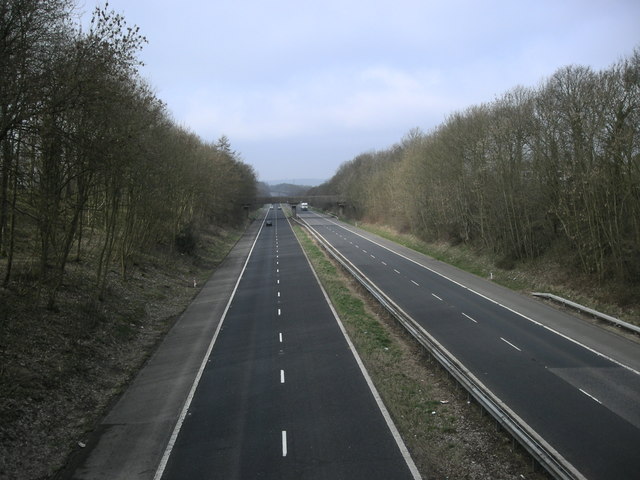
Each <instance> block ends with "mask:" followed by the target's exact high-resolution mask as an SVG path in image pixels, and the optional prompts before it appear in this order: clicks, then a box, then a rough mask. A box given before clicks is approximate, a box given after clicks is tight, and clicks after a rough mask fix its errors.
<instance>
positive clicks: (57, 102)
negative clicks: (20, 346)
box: [0, 0, 256, 307]
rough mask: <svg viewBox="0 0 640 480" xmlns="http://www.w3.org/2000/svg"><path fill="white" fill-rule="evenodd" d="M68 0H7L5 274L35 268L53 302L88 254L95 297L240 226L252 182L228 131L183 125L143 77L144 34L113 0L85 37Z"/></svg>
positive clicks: (3, 47) (2, 24)
mask: <svg viewBox="0 0 640 480" xmlns="http://www.w3.org/2000/svg"><path fill="white" fill-rule="evenodd" d="M75 8H76V7H75V5H74V3H73V1H72V0H0V72H1V73H0V265H2V266H3V267H4V268H3V270H4V271H0V272H1V273H2V277H1V278H0V281H1V282H2V286H3V287H8V286H10V285H11V282H12V280H13V279H14V277H15V276H16V275H17V274H21V275H23V274H25V272H27V271H28V272H29V274H30V275H32V277H33V279H34V281H36V282H38V284H39V285H40V286H41V287H43V288H44V291H46V292H47V303H48V305H49V306H50V307H52V306H53V305H54V304H55V298H56V293H57V291H58V290H59V288H60V286H61V285H62V281H63V277H64V273H65V267H66V266H67V264H68V262H69V261H70V260H74V259H79V258H80V257H82V256H83V253H84V252H88V251H89V250H90V251H91V253H92V255H91V258H92V259H93V260H92V261H93V262H94V263H95V291H96V295H97V296H98V297H100V296H101V295H102V294H103V293H104V290H105V287H106V285H107V273H108V272H109V270H110V269H111V267H112V265H115V264H117V265H118V266H119V270H120V272H121V274H122V275H123V276H124V277H126V275H127V269H128V267H129V266H130V265H131V261H132V258H133V256H134V255H135V254H136V253H138V252H143V251H146V250H147V249H149V248H150V247H152V246H154V245H158V244H164V245H168V246H171V247H172V248H181V249H184V250H187V251H188V250H189V249H190V248H192V238H193V236H194V232H196V231H197V230H198V229H199V228H201V226H203V225H205V224H210V223H214V224H217V225H235V224H238V222H239V221H241V220H240V219H241V218H242V217H243V215H242V213H243V203H245V202H248V201H249V202H250V201H251V199H252V198H253V197H255V188H256V176H255V173H254V172H253V170H252V168H251V167H250V166H248V165H246V164H245V163H243V162H242V161H241V159H240V157H239V155H238V154H237V153H236V152H234V151H233V150H232V149H231V146H230V144H229V141H228V139H227V138H226V137H221V138H220V140H219V141H218V142H217V143H215V144H213V143H207V142H204V141H203V140H201V139H200V138H199V137H197V136H196V135H195V134H193V133H191V132H189V131H187V130H185V129H184V128H181V127H179V126H177V125H176V124H175V122H174V121H173V120H172V118H171V115H170V114H169V112H168V111H167V109H166V106H165V105H164V103H163V102H162V101H161V100H160V99H158V98H157V97H156V96H155V94H154V93H153V90H152V88H151V86H150V85H149V84H148V83H147V82H146V81H145V80H144V79H143V78H142V77H141V75H140V72H139V67H140V66H141V63H140V61H139V59H138V55H139V52H140V50H141V48H142V47H143V46H144V44H145V43H146V39H145V38H144V37H143V36H142V35H141V33H140V32H139V29H138V28H137V27H135V26H130V25H128V24H127V22H126V20H125V19H124V18H123V17H122V16H121V15H119V14H116V13H114V12H113V11H110V10H109V8H108V4H107V5H105V6H104V7H98V8H96V10H95V11H94V13H93V17H92V20H91V25H90V27H89V28H88V31H86V32H85V31H83V30H82V28H80V27H79V26H78V25H77V24H76V23H75V22H74V10H75Z"/></svg>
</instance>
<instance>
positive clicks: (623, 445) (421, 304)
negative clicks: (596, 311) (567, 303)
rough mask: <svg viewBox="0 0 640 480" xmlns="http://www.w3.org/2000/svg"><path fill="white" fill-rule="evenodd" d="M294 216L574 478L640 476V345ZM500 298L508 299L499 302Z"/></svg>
mask: <svg viewBox="0 0 640 480" xmlns="http://www.w3.org/2000/svg"><path fill="white" fill-rule="evenodd" d="M299 216H300V218H301V219H303V220H304V221H306V222H307V223H308V224H309V225H310V226H311V227H312V228H313V229H314V230H315V231H316V232H317V233H318V234H319V235H320V236H322V237H323V238H324V239H325V240H326V241H327V242H329V243H330V244H331V245H332V246H333V247H334V248H335V249H337V250H338V251H339V252H340V253H341V254H342V255H343V256H344V257H346V258H347V259H348V260H349V261H350V262H351V263H352V264H353V265H354V266H355V267H356V268H357V269H359V270H360V272H362V273H363V274H364V275H365V276H366V277H367V278H368V279H369V280H370V281H371V282H373V283H374V284H375V285H376V286H377V287H378V288H379V289H380V290H382V291H383V292H385V294H386V295H387V296H388V297H389V298H391V299H392V300H393V301H394V302H395V303H396V304H397V305H399V306H400V307H401V308H402V309H403V310H404V311H405V312H406V313H408V314H409V315H410V316H411V317H412V318H413V319H414V320H415V321H416V322H417V323H419V324H420V325H421V326H422V327H423V328H424V329H425V330H426V331H427V332H429V334H430V335H432V336H433V337H434V338H435V339H436V340H437V341H438V342H439V343H440V344H441V345H443V346H444V347H445V348H446V349H447V350H448V351H449V352H450V353H451V354H453V355H454V356H455V357H456V358H457V359H458V360H460V361H461V362H462V363H463V364H464V365H465V366H466V368H468V369H469V370H470V371H471V372H472V374H473V375H474V376H475V377H476V378H477V379H479V380H480V381H481V382H482V383H483V384H484V385H485V386H486V387H487V388H488V389H490V390H491V391H492V392H493V393H494V394H496V395H497V396H498V397H499V398H500V400H502V401H503V402H504V403H506V404H507V405H508V407H509V408H510V409H511V410H512V411H513V412H515V413H516V414H517V416H519V417H520V418H521V419H522V420H523V421H524V422H526V423H527V424H528V425H529V426H530V427H531V428H533V430H535V431H536V432H537V433H538V434H539V435H540V436H542V437H543V438H544V439H545V440H546V442H548V444H549V445H550V446H551V447H552V448H553V449H555V450H556V451H557V452H558V453H559V454H560V455H561V456H562V457H564V458H565V459H566V460H567V461H568V462H569V463H570V464H571V465H573V467H574V468H575V469H576V470H577V471H578V472H579V473H578V475H579V476H582V477H583V478H587V479H590V480H600V479H602V480H605V479H619V480H622V479H638V478H640V454H639V450H638V446H639V445H640V373H639V367H638V365H639V364H640V345H638V344H637V343H634V342H631V341H629V340H626V339H623V338H622V337H618V336H615V335H614V334H611V333H610V332H606V331H604V330H602V329H597V328H591V329H585V328H584V327H583V326H582V325H580V322H579V321H578V320H576V319H573V318H571V319H568V318H565V317H569V316H568V315H567V314H565V313H561V312H558V311H555V310H553V309H551V308H549V307H548V306H546V305H544V304H542V303H540V302H533V301H529V300H528V299H526V298H519V299H518V298H516V299H513V298H512V297H514V295H515V294H514V293H513V292H510V293H507V292H501V290H500V289H497V288H493V286H492V284H491V285H488V284H490V282H486V281H484V280H482V279H479V278H477V277H473V276H471V275H466V276H465V275H463V274H461V273H460V272H454V270H453V269H451V268H450V267H446V269H445V270H446V272H451V275H447V274H443V273H442V272H437V271H436V270H438V268H439V266H438V265H436V263H437V262H434V261H433V259H429V258H428V257H424V256H421V255H418V254H415V253H414V254H410V253H407V251H406V249H402V248H400V247H397V246H393V245H392V244H391V242H388V241H383V240H382V239H380V238H379V237H375V236H373V235H371V234H367V233H365V232H363V231H362V230H359V229H356V228H353V227H351V226H348V225H345V224H343V223H340V222H337V221H335V220H334V219H332V218H330V217H325V216H319V215H317V214H315V213H313V212H300V214H299ZM453 275H456V276H457V277H458V278H457V279H456V281H453V279H452V276H453ZM462 282H464V284H463V283H462ZM467 282H468V283H467ZM481 292H482V293H481ZM502 295H504V296H505V298H506V297H509V298H506V299H505V300H504V301H503V300H502V299H501V296H502ZM521 297H523V296H521ZM520 306H522V308H520ZM574 330H575V333H574Z"/></svg>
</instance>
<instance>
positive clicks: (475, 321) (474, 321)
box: [462, 312, 478, 323]
mask: <svg viewBox="0 0 640 480" xmlns="http://www.w3.org/2000/svg"><path fill="white" fill-rule="evenodd" d="M462 315H464V316H465V317H467V318H468V319H469V320H471V321H472V322H473V323H478V321H477V320H474V319H473V318H471V317H470V316H469V315H467V314H466V313H464V312H463V313H462Z"/></svg>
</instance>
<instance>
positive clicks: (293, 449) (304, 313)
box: [155, 208, 420, 480]
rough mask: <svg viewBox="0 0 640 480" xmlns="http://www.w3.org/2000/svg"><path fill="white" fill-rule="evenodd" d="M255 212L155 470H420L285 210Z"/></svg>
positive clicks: (201, 474) (352, 474)
mask: <svg viewBox="0 0 640 480" xmlns="http://www.w3.org/2000/svg"><path fill="white" fill-rule="evenodd" d="M265 220H268V221H270V222H271V223H272V225H270V226H267V225H266V223H267V222H266V221H265V223H264V224H263V227H262V229H261V230H260V232H259V233H258V236H257V238H256V242H255V244H254V246H253V248H252V251H251V253H250V254H249V258H248V261H247V263H246V265H245V268H244V270H243V273H242V274H241V277H240V280H239V282H238V284H237V288H236V290H235V292H234V294H233V295H232V299H231V301H230V303H229V307H228V309H227V311H226V312H225V314H224V316H223V318H222V320H221V322H220V324H219V327H218V330H217V331H216V333H215V335H214V339H213V341H212V343H211V347H210V350H209V355H208V356H207V357H205V360H204V362H203V364H202V367H201V372H200V374H199V375H198V377H197V379H196V382H195V383H194V386H193V388H192V394H190V396H189V398H188V401H187V403H186V404H185V407H184V408H183V412H182V414H181V415H180V417H179V420H178V423H177V425H176V428H175V429H174V433H173V435H172V436H171V439H170V441H169V444H168V446H167V449H166V450H165V453H164V456H163V458H162V461H161V464H160V467H159V468H158V470H157V471H156V474H155V478H156V479H160V478H162V479H164V480H171V479H204V478H207V479H212V478H221V479H235V478H237V479H245V478H264V479H270V478H272V479H328V478H331V479H389V478H393V479H412V478H413V479H417V478H420V476H419V474H418V472H417V470H416V469H415V466H414V465H413V462H412V461H411V458H410V457H409V455H408V453H407V451H406V447H405V446H404V444H403V443H402V440H401V439H400V438H399V435H398V434H397V431H396V430H395V427H394V426H393V423H392V422H391V420H390V418H389V417H388V414H387V412H386V410H385V409H384V406H383V405H382V403H381V402H380V401H379V397H378V396H377V393H376V392H375V389H372V386H371V385H370V381H369V380H368V377H367V376H366V372H364V369H363V368H362V367H361V364H360V363H359V360H358V358H357V354H355V352H353V351H352V349H351V348H350V345H349V342H348V341H347V339H346V337H345V334H344V333H343V330H342V329H341V326H340V324H339V321H338V319H337V318H336V316H335V315H334V313H333V310H332V308H331V307H330V305H329V303H328V301H327V299H326V297H325V295H324V292H323V291H322V289H321V288H320V286H319V283H318V281H317V279H316V277H315V276H314V273H313V271H312V269H311V267H310V265H309V263H308V261H307V259H306V257H305V256H304V253H303V251H302V249H301V247H300V246H299V244H298V242H297V240H296V238H295V235H294V233H293V231H292V229H291V227H290V225H289V223H288V221H287V220H286V219H285V217H284V215H283V212H282V211H281V210H280V209H278V208H273V209H270V210H269V211H268V213H267V217H266V219H265Z"/></svg>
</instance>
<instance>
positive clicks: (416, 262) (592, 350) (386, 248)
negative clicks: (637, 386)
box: [316, 214, 640, 375]
mask: <svg viewBox="0 0 640 480" xmlns="http://www.w3.org/2000/svg"><path fill="white" fill-rule="evenodd" d="M316 215H317V214H316ZM318 216H319V217H320V218H322V219H323V220H327V221H329V222H331V223H333V224H334V225H337V226H339V227H340V228H342V229H344V230H346V231H347V232H351V233H353V234H354V235H357V236H358V237H360V238H364V239H365V240H367V241H369V242H371V243H373V244H374V245H378V246H379V247H380V248H384V249H385V250H387V251H389V252H391V253H393V254H395V255H398V256H399V257H402V258H404V259H405V260H408V261H410V262H412V263H415V264H416V265H418V266H420V267H422V268H424V269H426V270H429V271H430V272H432V273H434V274H436V275H438V276H439V277H442V278H444V279H446V280H449V281H450V282H451V283H454V284H456V285H458V286H459V287H461V288H464V289H465V290H468V291H470V292H472V293H475V294H476V295H478V296H479V297H482V298H484V299H485V300H488V301H489V302H491V303H493V304H495V305H498V306H500V307H502V308H504V309H505V310H508V311H510V312H512V313H515V314H516V315H518V316H520V317H522V318H524V319H525V320H528V321H530V322H531V323H534V324H536V325H538V326H540V327H542V328H544V329H546V330H549V331H550V332H553V333H555V334H556V335H558V336H560V337H562V338H564V339H566V340H569V341H570V342H572V343H575V344H576V345H579V346H581V347H582V348H584V349H586V350H589V351H590V352H591V353H595V354H596V355H598V356H599V357H601V358H605V359H607V360H609V361H610V362H613V363H615V364H616V365H618V366H620V367H622V368H625V369H627V370H629V371H630V372H633V373H635V374H636V375H640V372H639V371H638V370H636V369H635V368H633V367H630V366H628V365H625V364H624V363H622V362H620V361H619V360H616V359H615V358H613V357H610V356H608V355H605V354H604V353H601V352H599V351H597V350H595V349H594V348H591V347H589V346H588V345H585V344H584V343H580V342H579V341H578V340H576V339H574V338H571V337H570V336H568V335H566V334H564V333H562V332H559V331H558V330H555V329H554V328H552V327H550V326H549V325H545V324H543V323H541V322H539V321H537V320H534V319H533V318H531V317H528V316H527V315H525V314H524V313H520V312H518V311H517V310H514V309H513V308H510V307H507V306H506V305H503V304H502V303H500V302H497V301H496V300H494V299H492V298H489V297H487V296H486V295H483V294H482V293H480V292H477V291H475V290H474V289H472V288H469V287H467V286H466V285H463V284H462V283H460V282H456V281H455V280H453V279H451V278H449V277H447V276H446V275H444V274H442V273H440V272H436V271H435V270H433V269H431V268H429V267H427V266H426V265H423V264H421V263H420V262H418V261H416V260H413V259H412V258H409V257H407V256H406V255H403V254H402V253H399V252H396V251H395V250H391V249H390V248H389V247H387V246H385V245H382V244H381V243H378V242H375V241H373V240H371V239H370V238H367V237H365V236H364V235H362V234H360V233H358V232H355V231H353V230H350V229H348V228H346V227H344V226H342V225H340V224H338V223H336V222H334V221H333V220H331V219H330V218H325V217H322V216H320V215H318ZM371 235H375V234H371ZM416 253H419V252H416Z"/></svg>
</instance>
